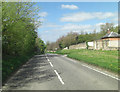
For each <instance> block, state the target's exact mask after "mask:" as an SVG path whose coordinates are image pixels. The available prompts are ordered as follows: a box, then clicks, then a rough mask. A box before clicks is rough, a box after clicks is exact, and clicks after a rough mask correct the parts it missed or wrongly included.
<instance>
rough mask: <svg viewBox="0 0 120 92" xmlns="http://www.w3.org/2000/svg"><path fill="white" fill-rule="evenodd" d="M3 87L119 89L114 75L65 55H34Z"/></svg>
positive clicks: (22, 88) (6, 88) (27, 88)
mask: <svg viewBox="0 0 120 92" xmlns="http://www.w3.org/2000/svg"><path fill="white" fill-rule="evenodd" d="M3 89H4V90H10V89H12V90H14V89H15V90H118V79H117V77H116V76H113V75H111V74H107V73H106V72H104V71H102V70H97V68H95V67H92V66H90V65H87V64H85V63H81V62H79V61H76V60H72V59H69V58H67V57H66V56H65V55H56V54H45V55H36V56H34V57H33V58H32V59H30V60H29V61H28V62H27V63H26V64H25V65H23V66H22V68H21V69H19V71H17V73H16V74H14V75H13V76H12V77H11V78H10V79H9V80H8V82H7V83H6V84H5V86H3Z"/></svg>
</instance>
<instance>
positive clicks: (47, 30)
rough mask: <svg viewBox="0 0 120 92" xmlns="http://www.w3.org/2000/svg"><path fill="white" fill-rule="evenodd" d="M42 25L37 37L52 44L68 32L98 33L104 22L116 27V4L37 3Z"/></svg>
mask: <svg viewBox="0 0 120 92" xmlns="http://www.w3.org/2000/svg"><path fill="white" fill-rule="evenodd" d="M36 6H38V7H39V8H40V11H39V15H40V16H41V18H40V19H39V20H40V21H42V25H41V26H40V27H39V28H38V30H37V31H38V36H39V37H40V38H41V39H42V40H44V41H45V42H46V41H50V42H54V41H56V40H57V39H58V38H59V37H61V36H62V35H66V34H67V33H68V32H71V31H72V32H78V33H80V32H81V31H84V32H88V33H90V32H93V31H94V30H95V29H96V31H97V32H99V31H100V25H102V24H105V23H106V22H109V23H114V25H115V26H116V25H117V17H118V16H117V12H118V3H117V2H39V3H37V4H36Z"/></svg>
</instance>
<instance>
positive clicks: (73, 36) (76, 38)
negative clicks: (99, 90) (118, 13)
mask: <svg viewBox="0 0 120 92" xmlns="http://www.w3.org/2000/svg"><path fill="white" fill-rule="evenodd" d="M108 29H110V31H113V32H119V31H118V26H117V27H114V25H113V23H106V24H104V25H101V31H100V32H96V30H93V32H92V33H87V32H86V33H85V32H83V31H81V33H75V32H70V33H68V34H67V35H66V36H62V37H60V38H59V39H58V40H57V41H56V42H53V43H49V44H48V46H47V47H48V50H54V48H58V49H63V48H65V47H68V48H69V46H70V45H75V44H79V43H84V42H90V41H94V40H98V39H101V38H102V37H103V36H104V35H105V34H107V32H108Z"/></svg>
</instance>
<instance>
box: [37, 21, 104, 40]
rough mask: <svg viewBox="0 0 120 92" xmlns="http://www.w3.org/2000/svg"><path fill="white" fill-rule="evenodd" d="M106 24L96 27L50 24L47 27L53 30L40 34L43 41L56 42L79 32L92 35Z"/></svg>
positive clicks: (98, 24)
mask: <svg viewBox="0 0 120 92" xmlns="http://www.w3.org/2000/svg"><path fill="white" fill-rule="evenodd" d="M103 24H105V23H97V24H94V25H90V24H86V25H82V24H70V23H69V24H65V25H56V24H52V23H51V25H50V24H48V25H46V26H47V27H52V29H49V30H44V31H42V32H40V33H39V34H40V35H41V36H40V37H42V39H43V40H44V41H51V42H53V41H56V40H57V39H58V38H59V37H61V36H63V35H66V34H67V33H69V32H77V33H81V31H83V32H87V33H92V32H93V31H94V30H95V29H96V32H99V31H100V25H103Z"/></svg>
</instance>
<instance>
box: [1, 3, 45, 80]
mask: <svg viewBox="0 0 120 92" xmlns="http://www.w3.org/2000/svg"><path fill="white" fill-rule="evenodd" d="M34 4H35V3H32V2H3V3H2V55H3V62H2V64H3V66H2V68H3V70H2V71H3V80H5V79H6V78H7V76H9V75H10V74H11V73H12V72H13V71H15V70H16V69H17V68H18V67H19V66H20V65H22V64H23V63H25V61H27V60H28V58H30V57H31V56H33V54H35V51H36V48H37V50H38V49H39V51H40V52H39V54H43V53H44V50H45V44H44V42H43V41H42V40H41V39H40V38H38V37H37V32H36V30H37V28H38V26H39V25H40V24H41V22H40V21H38V19H39V18H40V16H39V15H38V13H37V12H38V11H39V9H38V8H36V7H35V6H34Z"/></svg>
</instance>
